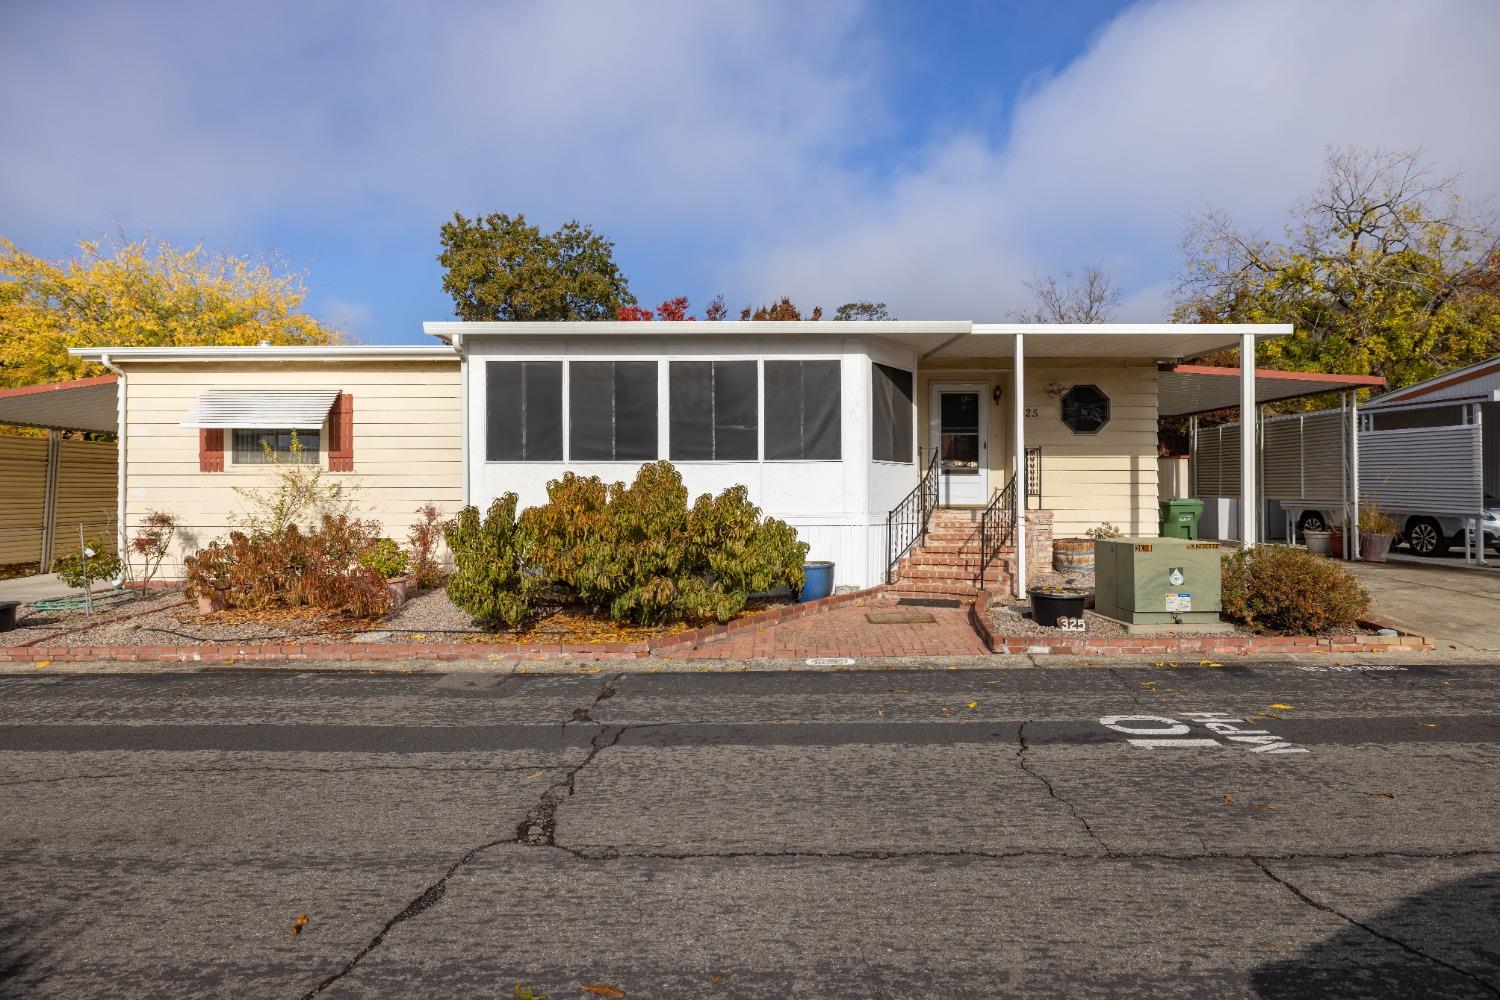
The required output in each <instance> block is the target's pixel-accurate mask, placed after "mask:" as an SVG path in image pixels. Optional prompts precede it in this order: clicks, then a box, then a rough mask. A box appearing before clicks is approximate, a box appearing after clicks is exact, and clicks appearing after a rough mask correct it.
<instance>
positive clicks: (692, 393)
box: [671, 361, 760, 462]
mask: <svg viewBox="0 0 1500 1000" xmlns="http://www.w3.org/2000/svg"><path fill="white" fill-rule="evenodd" d="M671 391H672V405H671V422H672V460H673V461H675V462H693V461H700V462H702V461H709V462H713V461H717V462H753V461H755V460H756V458H758V457H759V455H758V451H759V448H758V444H757V441H756V429H757V423H758V421H757V419H756V417H757V414H758V411H759V409H760V401H759V399H758V398H757V397H758V395H759V393H758V386H757V378H756V373H755V362H754V361H673V362H672V367H671Z"/></svg>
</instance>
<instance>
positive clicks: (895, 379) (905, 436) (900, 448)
mask: <svg viewBox="0 0 1500 1000" xmlns="http://www.w3.org/2000/svg"><path fill="white" fill-rule="evenodd" d="M870 387H871V390H872V391H873V393H874V398H873V399H871V401H870V419H871V421H872V422H873V424H874V429H875V440H874V442H873V446H872V449H871V452H870V454H871V457H873V458H874V459H875V461H877V462H910V461H911V456H912V430H911V428H912V419H913V417H914V415H915V412H916V403H915V401H914V399H913V397H912V377H911V372H908V371H903V370H901V369H900V368H892V367H890V366H889V365H882V364H872V365H871V380H870Z"/></svg>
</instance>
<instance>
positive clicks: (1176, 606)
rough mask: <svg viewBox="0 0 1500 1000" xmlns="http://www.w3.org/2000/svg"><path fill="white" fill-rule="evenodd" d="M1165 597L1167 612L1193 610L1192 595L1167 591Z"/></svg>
mask: <svg viewBox="0 0 1500 1000" xmlns="http://www.w3.org/2000/svg"><path fill="white" fill-rule="evenodd" d="M1166 596H1167V610H1168V611H1191V610H1193V595H1192V594H1174V593H1172V592H1170V591H1168V593H1167V595H1166Z"/></svg>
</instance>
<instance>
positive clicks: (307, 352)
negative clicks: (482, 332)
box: [68, 344, 458, 364]
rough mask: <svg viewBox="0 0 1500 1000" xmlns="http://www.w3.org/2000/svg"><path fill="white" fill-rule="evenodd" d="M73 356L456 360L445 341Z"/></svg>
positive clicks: (104, 350) (106, 350)
mask: <svg viewBox="0 0 1500 1000" xmlns="http://www.w3.org/2000/svg"><path fill="white" fill-rule="evenodd" d="M68 353H69V354H71V355H73V356H74V357H76V358H87V359H89V360H90V361H99V360H102V359H104V358H106V357H107V358H109V360H110V362H111V363H112V364H113V363H115V362H131V361H456V360H458V355H457V354H456V353H455V352H454V350H453V348H451V347H449V346H447V345H445V344H410V345H398V346H365V345H363V344H359V345H353V344H351V345H337V344H335V345H328V346H318V347H285V346H277V345H272V346H267V347H261V346H259V345H250V346H245V347H70V348H68Z"/></svg>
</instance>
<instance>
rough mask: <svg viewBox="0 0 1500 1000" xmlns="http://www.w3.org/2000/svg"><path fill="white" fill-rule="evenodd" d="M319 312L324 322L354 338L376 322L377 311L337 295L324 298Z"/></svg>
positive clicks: (365, 331) (367, 330) (366, 331)
mask: <svg viewBox="0 0 1500 1000" xmlns="http://www.w3.org/2000/svg"><path fill="white" fill-rule="evenodd" d="M317 314H318V316H319V318H320V319H322V321H323V322H324V323H326V324H328V325H329V326H331V327H333V328H334V329H335V330H338V331H339V332H340V333H343V334H345V335H346V336H348V337H349V338H351V339H354V340H358V339H359V338H360V336H361V335H362V334H365V333H368V332H369V330H370V329H371V327H372V326H373V325H374V323H375V312H374V310H372V309H371V308H370V307H369V306H367V305H365V304H364V303H362V302H351V301H350V300H348V299H342V298H339V297H337V296H331V297H329V298H327V299H324V300H323V304H322V306H321V307H320V308H319V309H317Z"/></svg>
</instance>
